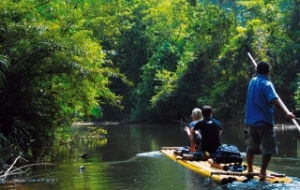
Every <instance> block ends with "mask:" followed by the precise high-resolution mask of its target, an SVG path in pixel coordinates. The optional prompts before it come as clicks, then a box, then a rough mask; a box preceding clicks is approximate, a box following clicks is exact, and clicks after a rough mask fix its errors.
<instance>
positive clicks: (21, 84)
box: [0, 0, 300, 155]
mask: <svg viewBox="0 0 300 190" xmlns="http://www.w3.org/2000/svg"><path fill="white" fill-rule="evenodd" d="M0 15H1V20H0V31H1V32H0V107H1V112H0V130H1V133H0V143H1V145H2V146H1V150H0V152H4V153H5V152H20V151H21V150H22V151H24V153H26V154H27V155H31V154H32V152H31V147H32V146H41V145H44V144H45V143H47V142H48V141H49V142H50V141H52V140H53V138H54V136H55V134H56V135H57V134H61V132H63V131H66V130H68V129H69V127H70V126H71V124H72V122H74V121H76V120H78V119H83V118H84V119H85V120H86V119H89V118H94V119H95V118H96V119H97V118H98V119H105V120H119V121H120V120H123V121H131V122H145V121H148V120H149V119H150V118H151V117H155V116H175V117H177V119H182V118H184V119H185V118H187V119H189V117H188V116H189V114H190V111H191V110H192V109H193V108H194V107H201V106H203V105H211V106H212V107H213V109H214V115H215V117H217V118H219V119H226V120H230V119H233V120H236V121H238V122H241V121H242V119H243V115H244V106H245V99H246V92H247V84H248V81H249V79H250V78H251V77H252V75H253V74H254V66H253V64H252V63H251V60H250V59H249V57H247V52H250V53H251V54H252V56H253V57H254V58H255V60H257V61H259V60H265V61H268V62H270V63H271V65H272V73H271V77H272V81H273V82H274V84H275V87H276V89H277V91H278V93H279V95H280V97H281V98H282V99H283V101H284V102H285V103H286V105H287V107H288V108H290V109H291V110H294V109H296V108H297V109H300V98H299V97H300V76H299V73H300V64H299V63H298V61H299V55H300V45H299V44H300V43H299V39H300V25H299V23H300V16H299V15H300V1H299V0H198V1H194V0H147V1H146V0H132V1H126V0H98V1H95V0H84V1H81V0H66V1H59V0H2V2H1V6H0ZM278 118H282V117H280V115H278ZM282 119H283V118H282ZM4 147H5V148H4Z"/></svg>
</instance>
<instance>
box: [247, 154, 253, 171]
mask: <svg viewBox="0 0 300 190" xmlns="http://www.w3.org/2000/svg"><path fill="white" fill-rule="evenodd" d="M253 159H254V154H249V153H247V164H248V166H247V168H248V172H249V173H250V172H253V166H252V165H253Z"/></svg>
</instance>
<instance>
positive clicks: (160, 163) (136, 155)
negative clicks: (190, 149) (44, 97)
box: [0, 125, 300, 190]
mask: <svg viewBox="0 0 300 190" xmlns="http://www.w3.org/2000/svg"><path fill="white" fill-rule="evenodd" d="M101 127H102V128H105V129H106V130H107V135H106V136H105V138H103V137H101V138H95V139H89V140H88V139H82V138H78V139H77V140H76V145H72V146H61V147H59V148H58V149H56V150H53V155H55V156H57V157H58V158H59V159H58V161H57V162H56V164H55V165H52V166H34V167H32V170H31V173H29V174H28V176H22V177H20V178H15V179H6V180H7V181H6V182H8V183H4V181H2V183H1V184H0V188H1V189H18V190H23V189H24V190H25V189H31V190H32V189H33V190H34V189H44V190H48V189H49V190H50V189H51V190H53V189H54V190H59V189H64V190H77V189H78V190H82V189H96V190H98V189H125V190H127V189H128V190H138V189H146V190H148V189H149V190H159V189H175V190H176V189H190V190H194V189H293V188H299V187H300V184H299V178H300V174H299V172H298V171H299V169H300V168H299V165H300V156H299V150H300V146H299V145H300V144H299V142H300V141H299V139H300V135H299V134H300V133H299V132H298V131H297V129H294V130H292V129H289V130H282V128H281V129H280V130H277V132H276V133H277V139H278V146H279V154H277V155H275V156H274V158H273V159H272V161H271V163H270V166H269V169H271V170H273V171H276V172H278V173H285V174H286V175H287V176H290V177H292V179H293V182H292V183H291V184H268V183H264V182H255V181H251V182H249V183H245V184H244V183H242V184H241V183H232V184H228V185H226V186H220V185H218V184H216V183H214V182H212V181H211V180H209V178H206V177H203V176H201V175H199V174H197V173H195V172H193V171H191V170H189V169H187V168H185V167H183V166H181V165H179V164H177V163H176V162H173V161H171V160H170V159H168V158H167V157H165V156H164V155H162V154H161V153H160V152H159V150H160V147H163V146H182V145H187V143H188V139H187V137H186V134H185V133H184V132H183V130H182V127H181V126H167V125H155V126H151V125H117V126H116V125H111V126H109V125H105V126H101ZM85 130H87V126H76V127H74V128H73V131H72V132H74V133H75V132H76V131H77V132H79V133H82V132H84V131H85ZM222 142H223V143H229V144H235V145H237V147H238V148H239V149H240V150H241V151H245V148H246V145H245V143H244V132H243V127H239V126H223V133H222ZM84 153H87V159H81V158H80V156H81V155H82V154H84ZM260 159H261V157H260V156H257V157H256V158H255V164H256V165H260ZM80 166H84V167H85V170H84V171H80V170H79V168H80ZM9 180H11V181H9Z"/></svg>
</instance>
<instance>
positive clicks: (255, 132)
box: [247, 124, 278, 155]
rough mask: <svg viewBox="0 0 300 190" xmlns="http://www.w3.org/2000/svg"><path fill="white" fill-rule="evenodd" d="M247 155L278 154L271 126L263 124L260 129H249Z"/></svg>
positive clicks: (252, 127) (273, 130)
mask: <svg viewBox="0 0 300 190" xmlns="http://www.w3.org/2000/svg"><path fill="white" fill-rule="evenodd" d="M247 153H250V154H263V155H264V154H276V153H278V147H277V139H276V133H275V129H274V127H273V126H272V125H271V124H264V125H263V126H261V127H254V126H250V127H249V142H248V147H247Z"/></svg>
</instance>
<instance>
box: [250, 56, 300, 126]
mask: <svg viewBox="0 0 300 190" xmlns="http://www.w3.org/2000/svg"><path fill="white" fill-rule="evenodd" d="M247 54H248V56H249V57H250V59H251V60H252V63H253V64H254V65H255V67H256V66H257V64H256V62H255V60H254V59H253V57H252V56H251V54H250V53H249V52H248V53H247ZM278 101H279V104H280V106H281V107H282V108H283V109H284V111H285V112H290V111H289V110H288V109H287V107H286V106H285V105H284V103H283V102H282V100H281V99H280V97H278ZM291 120H292V122H293V123H294V125H296V127H297V128H298V130H299V131H300V126H299V125H298V123H297V121H296V120H295V119H293V118H291Z"/></svg>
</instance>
